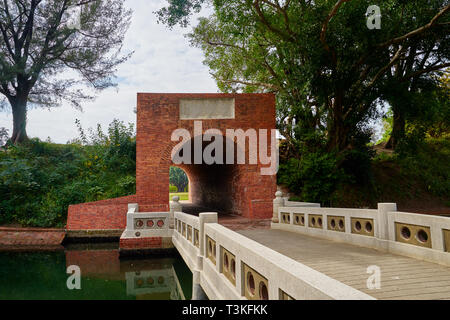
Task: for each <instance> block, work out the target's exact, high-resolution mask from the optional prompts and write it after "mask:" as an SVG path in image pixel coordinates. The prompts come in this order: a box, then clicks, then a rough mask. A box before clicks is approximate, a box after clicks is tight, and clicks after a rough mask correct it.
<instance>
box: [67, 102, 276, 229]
mask: <svg viewBox="0 0 450 320" xmlns="http://www.w3.org/2000/svg"><path fill="white" fill-rule="evenodd" d="M220 99H224V100H225V99H227V101H231V100H233V103H232V108H233V110H232V112H231V113H230V114H229V115H227V116H225V117H221V115H218V116H214V114H212V116H211V115H209V116H207V117H205V118H201V117H197V118H192V119H191V118H189V117H186V116H185V115H186V113H183V116H182V111H181V106H180V105H181V102H182V101H186V100H188V101H190V103H191V109H190V110H194V109H195V107H196V105H195V104H196V101H198V103H199V104H201V103H203V102H205V101H206V103H208V101H213V100H220ZM192 105H193V107H192ZM192 108H193V109H192ZM203 108H204V106H203ZM183 110H185V109H183ZM218 110H219V109H218ZM188 111H189V110H188ZM183 112H186V111H183ZM220 112H221V110H219V113H220ZM213 113H214V112H213ZM187 114H188V113H187ZM188 115H189V114H188ZM198 120H201V121H202V127H203V131H202V133H201V134H204V132H205V131H206V130H208V129H219V130H221V131H222V132H224V133H225V132H226V129H242V130H244V131H246V130H247V129H255V130H257V131H258V130H259V129H267V130H268V132H269V133H270V130H271V129H275V97H274V95H273V94H156V93H139V94H138V99H137V142H136V143H137V156H136V195H135V196H130V197H124V198H118V199H111V200H104V201H100V202H94V203H88V204H81V205H74V206H70V207H69V217H68V224H67V228H68V229H73V230H77V229H78V230H79V229H123V228H125V217H126V207H127V203H132V202H136V203H138V204H139V211H143V212H145V211H147V212H151V211H168V207H169V199H168V194H169V170H170V167H171V166H173V165H174V164H173V162H172V159H171V152H172V149H173V147H174V146H175V145H177V144H178V141H176V142H172V141H171V135H172V132H173V131H174V130H176V129H179V128H183V129H186V130H187V131H189V132H190V134H191V136H192V137H193V136H194V121H198ZM268 142H269V144H270V139H269V140H268ZM247 159H248V157H247ZM180 167H181V168H182V169H183V170H185V171H186V173H187V174H188V176H189V179H190V182H191V185H192V186H193V187H194V190H192V193H193V199H192V200H193V201H194V202H198V203H199V204H203V205H205V206H207V207H211V209H217V210H220V209H225V210H228V211H229V212H232V213H236V214H239V215H242V216H244V217H248V218H270V217H271V216H272V199H273V196H274V193H275V192H276V176H275V175H272V176H267V175H261V173H260V169H261V167H263V166H261V165H260V164H254V165H250V164H245V165H212V166H209V167H208V166H207V165H180ZM220 195H222V196H223V197H224V199H220Z"/></svg>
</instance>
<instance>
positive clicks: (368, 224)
mask: <svg viewBox="0 0 450 320" xmlns="http://www.w3.org/2000/svg"><path fill="white" fill-rule="evenodd" d="M366 231H367V232H368V233H371V232H372V223H371V222H370V221H368V222H366Z"/></svg>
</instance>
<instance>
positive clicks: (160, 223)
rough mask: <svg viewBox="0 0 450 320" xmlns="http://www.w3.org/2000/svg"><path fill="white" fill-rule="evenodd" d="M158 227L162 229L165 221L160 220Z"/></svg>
mask: <svg viewBox="0 0 450 320" xmlns="http://www.w3.org/2000/svg"><path fill="white" fill-rule="evenodd" d="M157 224H158V227H160V228H162V227H163V226H164V221H163V220H158V223H157Z"/></svg>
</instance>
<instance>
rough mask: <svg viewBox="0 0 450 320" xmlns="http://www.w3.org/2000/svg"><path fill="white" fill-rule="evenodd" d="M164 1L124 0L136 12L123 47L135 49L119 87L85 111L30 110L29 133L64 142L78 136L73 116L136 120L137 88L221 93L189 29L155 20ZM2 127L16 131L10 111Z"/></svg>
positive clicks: (90, 122)
mask: <svg viewBox="0 0 450 320" xmlns="http://www.w3.org/2000/svg"><path fill="white" fill-rule="evenodd" d="M165 4H166V1H164V0H150V1H149V0H128V1H126V5H127V6H128V7H130V8H131V9H133V11H134V13H133V18H132V24H131V26H130V28H129V30H128V33H127V35H126V38H125V42H124V46H123V50H124V52H129V51H133V50H134V51H135V53H134V55H133V56H132V58H131V59H130V60H128V61H127V62H126V63H124V64H123V65H121V66H120V67H119V69H118V72H117V76H118V77H119V79H120V82H119V85H118V87H117V89H116V88H111V89H107V90H105V91H103V92H101V93H100V94H98V96H97V99H96V100H95V101H93V102H87V103H85V104H83V112H80V111H78V110H76V109H74V108H73V107H71V106H70V105H69V104H67V103H64V104H63V105H62V106H61V107H59V108H54V109H52V110H50V111H49V110H46V109H40V108H39V109H32V110H29V112H28V124H27V132H28V135H29V136H30V137H39V138H40V139H46V138H47V137H50V138H51V139H52V141H55V142H58V143H65V142H67V141H68V140H70V139H72V138H75V137H77V136H78V133H77V128H76V126H75V119H80V121H81V123H82V125H83V127H84V128H85V129H86V128H88V127H95V126H96V124H97V123H100V124H101V125H102V126H103V128H106V127H107V125H108V124H109V123H110V122H111V121H112V120H113V119H114V118H117V119H119V120H123V121H125V122H126V123H128V122H135V121H136V115H135V114H134V112H133V109H134V108H135V107H136V94H137V92H217V91H218V89H217V86H216V84H215V82H214V80H213V79H212V78H211V76H210V75H209V71H208V68H207V67H206V66H204V65H203V64H202V61H203V54H202V52H201V50H199V49H196V48H192V47H190V46H189V43H188V40H187V39H186V38H185V37H184V34H186V33H187V32H188V31H189V29H182V28H178V27H175V28H173V29H172V30H169V29H167V28H166V27H165V26H164V25H161V24H158V23H157V18H156V16H155V15H154V14H153V12H154V11H156V10H158V9H159V8H161V7H163V6H164V5H165ZM194 23H195V21H194ZM0 127H6V128H7V129H9V130H10V134H11V133H12V114H11V113H9V112H1V113H0Z"/></svg>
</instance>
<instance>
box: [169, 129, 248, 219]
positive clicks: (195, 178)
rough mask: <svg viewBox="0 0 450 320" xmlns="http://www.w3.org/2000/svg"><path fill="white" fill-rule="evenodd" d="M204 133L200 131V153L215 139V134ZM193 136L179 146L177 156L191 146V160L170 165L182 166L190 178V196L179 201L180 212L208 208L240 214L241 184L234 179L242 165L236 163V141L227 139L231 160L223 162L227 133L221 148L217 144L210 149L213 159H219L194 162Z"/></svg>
mask: <svg viewBox="0 0 450 320" xmlns="http://www.w3.org/2000/svg"><path fill="white" fill-rule="evenodd" d="M205 137H208V136H206V135H203V139H202V140H203V143H202V146H201V153H202V155H203V154H204V152H205V148H207V146H208V145H209V144H210V143H211V141H213V142H214V140H215V138H214V136H213V137H212V138H209V137H208V138H205ZM194 139H195V138H193V139H190V140H189V141H188V142H186V143H185V144H184V145H183V146H182V147H181V148H180V149H178V150H179V151H178V152H179V155H180V157H183V156H184V152H189V151H188V149H187V148H190V158H189V157H188V158H189V159H190V161H185V163H181V164H172V166H176V167H178V168H181V169H182V170H183V171H184V172H185V173H186V175H187V177H188V180H189V187H188V190H189V200H188V201H182V202H181V203H182V207H183V212H185V213H189V214H195V215H197V214H198V213H200V212H210V211H212V212H218V213H219V214H221V215H230V214H242V212H241V207H240V205H239V204H240V201H241V199H240V195H241V192H240V191H241V190H240V189H241V186H240V184H239V183H237V182H238V181H239V178H240V176H241V169H242V168H241V167H243V166H242V165H239V164H237V163H236V161H237V159H236V154H237V150H240V149H238V146H237V144H236V143H235V142H231V143H230V141H228V143H229V146H230V145H233V150H232V151H233V152H234V155H233V159H234V161H233V164H227V163H226V162H227V161H226V159H227V139H228V138H226V137H223V148H222V150H220V148H219V150H217V149H215V150H214V151H212V152H211V153H209V154H211V155H212V156H213V157H215V158H216V159H220V158H222V161H217V162H219V163H217V162H214V163H212V164H207V163H205V161H204V159H203V157H202V161H201V162H202V163H198V164H196V163H195V156H194V155H195V151H196V150H195V144H194ZM205 140H208V141H205ZM197 152H199V150H197ZM228 152H230V150H228ZM185 159H187V158H185ZM197 161H198V160H197ZM186 162H187V163H186Z"/></svg>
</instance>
